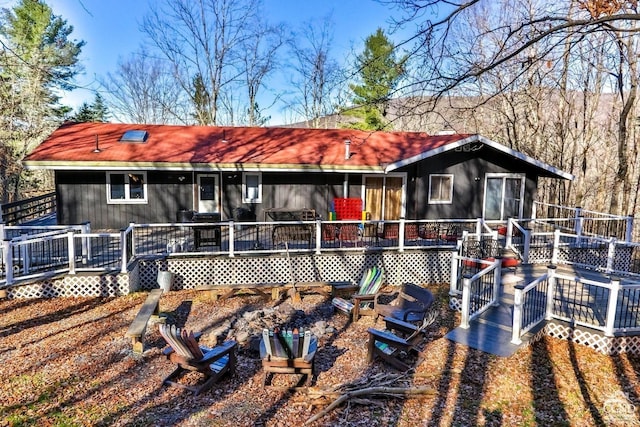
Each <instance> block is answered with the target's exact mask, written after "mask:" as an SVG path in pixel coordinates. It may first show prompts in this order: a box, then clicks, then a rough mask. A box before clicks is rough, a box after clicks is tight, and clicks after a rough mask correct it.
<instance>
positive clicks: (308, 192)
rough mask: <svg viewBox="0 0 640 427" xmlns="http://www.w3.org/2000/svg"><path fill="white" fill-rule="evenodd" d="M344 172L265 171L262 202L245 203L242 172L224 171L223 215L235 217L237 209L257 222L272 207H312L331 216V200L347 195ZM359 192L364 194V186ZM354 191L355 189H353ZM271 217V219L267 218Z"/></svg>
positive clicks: (355, 177) (353, 180)
mask: <svg viewBox="0 0 640 427" xmlns="http://www.w3.org/2000/svg"><path fill="white" fill-rule="evenodd" d="M343 180H344V175H343V174H331V175H330V174H317V173H316V174H314V173H284V172H283V173H263V174H262V203H256V204H246V203H242V197H241V191H242V175H241V174H240V173H238V174H226V173H225V174H223V213H224V215H223V218H233V217H234V211H235V209H236V208H243V209H246V210H248V211H249V212H251V214H250V215H251V216H252V217H254V218H255V219H256V220H257V221H263V220H264V218H265V216H264V210H265V209H268V208H280V207H287V208H292V209H295V208H308V209H315V211H316V213H317V214H318V215H321V216H322V217H323V218H325V219H326V218H327V217H328V212H329V210H330V206H331V202H332V201H333V199H334V198H336V197H343ZM351 182H353V183H355V182H357V183H358V185H359V184H360V183H361V182H362V177H361V175H357V176H353V177H351V178H350V183H351ZM354 188H357V191H358V193H357V195H356V196H355V197H359V196H360V187H359V186H357V187H356V186H355V184H354ZM350 191H351V190H350ZM267 220H269V218H268V217H267Z"/></svg>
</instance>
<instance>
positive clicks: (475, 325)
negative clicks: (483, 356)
mask: <svg viewBox="0 0 640 427" xmlns="http://www.w3.org/2000/svg"><path fill="white" fill-rule="evenodd" d="M445 338H447V339H449V340H451V341H455V342H457V343H459V344H464V345H466V346H468V347H471V348H475V349H477V350H480V351H484V352H485V353H489V354H495V355H496V356H501V357H509V356H511V355H513V354H514V353H515V352H516V351H517V350H518V349H519V348H520V346H518V345H515V344H512V343H511V331H506V330H504V329H502V328H499V327H497V326H494V325H490V324H486V323H481V322H472V323H471V325H470V326H469V328H468V329H463V328H460V327H458V328H455V329H454V330H452V331H451V332H449V333H448V334H447V335H445Z"/></svg>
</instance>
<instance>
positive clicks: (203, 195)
mask: <svg viewBox="0 0 640 427" xmlns="http://www.w3.org/2000/svg"><path fill="white" fill-rule="evenodd" d="M218 190H219V189H218V175H198V212H200V213H213V212H220V208H219V199H218V193H219V191H218Z"/></svg>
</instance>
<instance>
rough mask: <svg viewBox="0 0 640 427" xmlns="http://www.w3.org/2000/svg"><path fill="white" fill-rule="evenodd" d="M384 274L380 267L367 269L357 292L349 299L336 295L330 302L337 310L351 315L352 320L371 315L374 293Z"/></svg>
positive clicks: (380, 284)
mask: <svg viewBox="0 0 640 427" xmlns="http://www.w3.org/2000/svg"><path fill="white" fill-rule="evenodd" d="M383 281H384V274H383V271H382V269H379V268H377V267H373V268H371V269H369V270H367V272H366V274H365V275H364V276H363V277H362V279H361V280H360V286H359V287H358V292H357V293H356V294H354V295H352V296H351V300H346V299H344V298H339V297H336V298H334V299H333V300H332V301H331V303H332V304H333V306H334V307H335V308H336V309H338V310H339V311H341V312H343V313H345V314H347V315H351V318H352V319H353V321H354V322H355V321H357V320H358V319H359V318H360V316H373V315H375V311H374V310H373V304H374V302H375V297H376V294H377V293H378V292H379V291H380V288H381V287H382V282H383Z"/></svg>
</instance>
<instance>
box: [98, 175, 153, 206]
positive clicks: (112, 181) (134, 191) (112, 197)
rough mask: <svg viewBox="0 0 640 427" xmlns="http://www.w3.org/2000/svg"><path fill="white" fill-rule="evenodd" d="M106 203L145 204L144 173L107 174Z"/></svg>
mask: <svg viewBox="0 0 640 427" xmlns="http://www.w3.org/2000/svg"><path fill="white" fill-rule="evenodd" d="M107 203H111V204H118V203H147V174H146V172H107Z"/></svg>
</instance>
